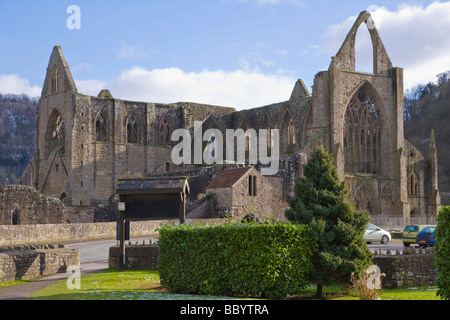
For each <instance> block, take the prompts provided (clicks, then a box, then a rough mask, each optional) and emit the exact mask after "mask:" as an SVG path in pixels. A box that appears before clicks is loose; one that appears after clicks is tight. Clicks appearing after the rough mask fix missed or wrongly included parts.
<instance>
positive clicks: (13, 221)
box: [11, 209, 19, 226]
mask: <svg viewBox="0 0 450 320" xmlns="http://www.w3.org/2000/svg"><path fill="white" fill-rule="evenodd" d="M11 224H12V225H13V226H16V225H18V224H19V212H18V211H17V209H14V210H13V212H12V215H11Z"/></svg>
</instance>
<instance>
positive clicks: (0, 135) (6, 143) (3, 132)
mask: <svg viewBox="0 0 450 320" xmlns="http://www.w3.org/2000/svg"><path fill="white" fill-rule="evenodd" d="M37 102H38V99H35V98H30V97H28V96H26V95H11V94H8V95H4V94H0V185H3V184H15V183H17V182H18V178H19V177H20V175H21V174H22V173H23V171H24V170H25V168H26V167H27V165H28V162H29V161H30V159H31V158H32V157H33V155H34V152H35V149H36V147H35V119H36V105H37Z"/></svg>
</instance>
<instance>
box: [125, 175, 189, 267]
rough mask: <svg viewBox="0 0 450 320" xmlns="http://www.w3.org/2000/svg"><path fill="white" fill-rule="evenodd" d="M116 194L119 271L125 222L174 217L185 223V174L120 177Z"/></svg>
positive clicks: (187, 186) (187, 187)
mask: <svg viewBox="0 0 450 320" xmlns="http://www.w3.org/2000/svg"><path fill="white" fill-rule="evenodd" d="M116 193H117V194H118V196H119V199H120V202H119V221H118V224H117V227H118V230H117V234H118V236H119V237H118V238H119V239H118V240H120V254H119V270H120V271H122V270H124V266H125V245H124V242H125V237H126V232H127V230H125V226H126V224H125V223H126V222H128V221H139V220H160V219H177V218H179V219H180V223H184V221H185V216H186V194H187V193H189V183H188V177H184V176H183V177H168V178H142V179H119V180H118V182H117V191H116ZM128 226H129V224H128ZM128 233H129V231H128Z"/></svg>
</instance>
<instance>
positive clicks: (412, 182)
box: [408, 172, 419, 196]
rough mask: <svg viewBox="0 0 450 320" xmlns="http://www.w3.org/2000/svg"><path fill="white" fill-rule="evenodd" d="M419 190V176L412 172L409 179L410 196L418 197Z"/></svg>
mask: <svg viewBox="0 0 450 320" xmlns="http://www.w3.org/2000/svg"><path fill="white" fill-rule="evenodd" d="M418 189H419V180H418V179H417V175H416V174H415V173H414V172H412V173H411V174H410V175H409V177H408V195H410V196H417V195H418V191H419V190H418Z"/></svg>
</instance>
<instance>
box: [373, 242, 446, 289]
mask: <svg viewBox="0 0 450 320" xmlns="http://www.w3.org/2000/svg"><path fill="white" fill-rule="evenodd" d="M434 259H435V254H434V250H433V249H430V248H427V249H425V250H423V249H419V251H418V252H416V249H415V248H412V247H411V248H405V249H404V250H403V252H400V251H398V250H397V251H396V252H395V253H394V254H391V253H390V252H386V254H381V255H380V254H379V253H378V252H375V254H374V258H373V260H372V262H373V264H374V265H377V266H378V267H379V268H380V271H381V273H384V274H385V276H384V277H382V278H381V281H382V287H387V288H395V287H415V286H426V285H434V284H435V283H436V277H437V271H436V267H435V266H434Z"/></svg>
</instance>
